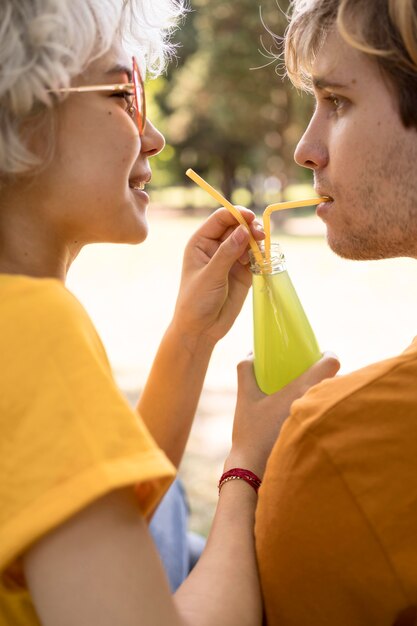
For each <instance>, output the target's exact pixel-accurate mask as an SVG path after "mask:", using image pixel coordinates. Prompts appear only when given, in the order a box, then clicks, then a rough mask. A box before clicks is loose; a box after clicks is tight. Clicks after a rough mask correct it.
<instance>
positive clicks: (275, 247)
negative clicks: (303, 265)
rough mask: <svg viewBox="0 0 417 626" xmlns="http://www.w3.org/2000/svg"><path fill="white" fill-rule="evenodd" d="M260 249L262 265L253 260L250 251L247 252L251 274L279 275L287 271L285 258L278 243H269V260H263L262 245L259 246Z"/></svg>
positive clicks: (253, 257)
mask: <svg viewBox="0 0 417 626" xmlns="http://www.w3.org/2000/svg"><path fill="white" fill-rule="evenodd" d="M260 249H261V253H262V258H263V262H262V263H261V262H258V261H257V260H256V259H255V256H254V254H253V252H252V250H250V251H249V258H250V270H251V272H252V273H253V274H255V275H259V274H279V273H280V272H284V271H285V270H286V269H287V268H286V265H285V256H284V253H283V252H282V250H281V246H280V245H279V243H271V256H270V258H269V259H266V258H265V251H264V248H263V244H261V245H260Z"/></svg>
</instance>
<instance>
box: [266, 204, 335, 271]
mask: <svg viewBox="0 0 417 626" xmlns="http://www.w3.org/2000/svg"><path fill="white" fill-rule="evenodd" d="M328 200H329V198H309V199H308V200H296V201H291V202H279V203H278V204H270V205H269V206H267V207H266V209H265V211H264V212H263V223H264V230H265V262H269V260H270V258H271V213H273V212H274V211H282V210H283V209H297V208H301V207H303V206H316V205H317V204H320V202H328Z"/></svg>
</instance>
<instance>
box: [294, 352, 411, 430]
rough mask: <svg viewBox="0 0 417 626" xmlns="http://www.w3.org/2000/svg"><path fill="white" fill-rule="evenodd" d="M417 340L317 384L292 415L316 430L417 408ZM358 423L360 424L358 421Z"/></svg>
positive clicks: (388, 415)
mask: <svg viewBox="0 0 417 626" xmlns="http://www.w3.org/2000/svg"><path fill="white" fill-rule="evenodd" d="M416 380H417V341H416V340H415V341H414V342H413V343H412V344H411V346H410V347H409V348H408V349H407V350H405V351H404V352H403V353H401V354H399V355H397V356H395V357H392V358H390V359H386V360H384V361H379V362H377V363H373V364H372V365H369V366H367V367H364V368H362V369H360V370H357V371H355V372H352V373H351V374H347V375H344V376H339V377H336V378H333V379H327V380H325V381H323V382H321V383H320V384H319V385H316V386H315V387H313V388H312V389H311V390H310V391H309V392H308V393H307V394H306V395H305V396H304V397H303V398H301V399H300V400H297V401H296V402H294V404H293V406H292V411H291V418H290V419H294V420H296V421H297V422H298V423H299V424H301V423H302V424H303V426H304V427H305V428H308V429H309V430H310V431H314V432H316V433H318V432H322V431H323V430H325V429H327V428H331V427H334V424H333V423H334V422H336V423H337V424H338V425H339V426H340V427H342V425H343V427H345V426H346V424H344V419H345V418H346V419H348V420H350V421H349V424H350V423H357V422H359V423H363V422H366V419H365V416H367V417H368V418H372V416H375V417H377V419H378V420H379V422H380V423H381V422H382V421H383V419H384V417H393V416H395V415H398V414H399V413H404V412H410V411H412V412H415V411H416V406H417V384H416ZM356 425H358V424H356Z"/></svg>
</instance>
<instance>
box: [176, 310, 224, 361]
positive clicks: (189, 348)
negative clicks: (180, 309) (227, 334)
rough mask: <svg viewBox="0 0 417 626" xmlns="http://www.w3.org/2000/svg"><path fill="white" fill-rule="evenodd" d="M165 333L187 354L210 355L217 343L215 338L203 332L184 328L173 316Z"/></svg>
mask: <svg viewBox="0 0 417 626" xmlns="http://www.w3.org/2000/svg"><path fill="white" fill-rule="evenodd" d="M166 334H167V335H168V336H170V337H171V338H172V340H173V341H175V342H177V343H178V345H179V347H180V348H183V349H184V350H185V351H186V352H187V353H188V354H191V355H198V356H199V357H200V356H201V355H211V353H212V352H213V349H214V347H215V345H216V343H217V341H216V340H215V339H213V338H212V337H210V336H209V335H207V334H205V333H202V332H197V331H194V332H193V331H190V330H189V329H187V328H185V327H184V325H183V324H181V323H179V322H178V321H177V320H176V319H175V317H174V319H173V320H172V321H171V323H170V325H169V327H168V329H167V333H166Z"/></svg>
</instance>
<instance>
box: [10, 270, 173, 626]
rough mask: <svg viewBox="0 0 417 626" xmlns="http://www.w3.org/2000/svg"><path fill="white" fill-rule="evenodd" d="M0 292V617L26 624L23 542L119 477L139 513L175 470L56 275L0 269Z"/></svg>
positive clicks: (30, 621)
mask: <svg viewBox="0 0 417 626" xmlns="http://www.w3.org/2000/svg"><path fill="white" fill-rule="evenodd" d="M0 302H1V306H0V433H1V436H0V572H1V573H2V577H1V583H0V626H34V625H35V624H38V621H37V618H36V616H35V613H34V611H33V606H32V604H31V602H30V597H29V595H28V593H27V591H25V589H24V585H23V588H22V584H21V583H22V582H23V581H22V574H21V570H20V567H19V556H20V555H21V554H22V553H23V552H24V550H25V549H27V548H28V546H30V544H32V543H33V542H35V541H36V540H37V539H39V538H40V537H41V536H42V535H44V534H45V533H47V532H49V531H50V530H51V529H53V528H54V527H56V526H57V525H59V524H61V523H63V522H64V521H65V520H67V519H68V518H70V517H71V516H72V515H74V514H75V513H76V512H78V511H79V510H81V509H82V508H83V507H85V506H86V505H88V504H89V503H91V502H92V501H94V500H95V499H97V498H99V497H100V496H102V495H104V494H106V493H108V492H110V491H111V490H113V489H115V488H118V487H122V486H126V485H130V484H131V485H132V486H133V485H134V486H135V487H134V488H135V489H136V492H137V497H138V505H139V506H138V512H142V514H146V513H147V512H148V511H149V510H150V509H151V508H152V507H153V506H154V505H155V504H156V503H157V501H158V500H159V499H160V498H161V496H162V495H163V493H164V492H165V490H166V489H167V488H168V486H169V484H170V482H171V480H172V478H173V476H174V474H175V470H174V468H173V466H172V465H171V463H170V462H169V460H168V459H167V457H166V456H165V455H164V453H163V452H162V451H161V450H160V449H159V448H158V447H157V446H156V444H155V442H154V441H153V439H152V438H151V436H150V434H149V433H148V431H147V430H146V427H145V426H144V424H143V423H142V421H141V419H140V417H139V416H138V415H137V414H136V413H135V411H133V410H132V409H131V408H130V407H129V405H128V403H127V402H126V400H125V399H124V397H123V396H122V394H121V393H120V391H119V389H118V388H117V386H116V384H115V382H114V379H113V376H112V372H111V368H110V365H109V362H108V359H107V357H106V353H105V350H104V348H103V345H102V343H101V341H100V339H99V337H98V335H97V333H96V331H95V329H94V327H93V325H92V323H91V321H90V319H89V317H88V315H87V314H86V312H85V310H84V309H83V307H82V306H81V304H80V303H79V302H78V301H77V300H76V298H75V297H74V296H73V295H72V294H71V293H70V292H69V291H68V290H67V289H66V288H65V286H64V285H63V284H62V283H61V282H60V281H58V280H55V279H38V278H29V277H26V276H12V275H0ZM139 507H140V508H139ZM16 583H17V584H16Z"/></svg>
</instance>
